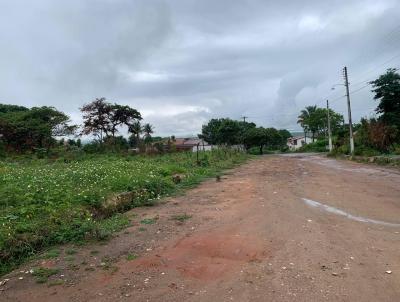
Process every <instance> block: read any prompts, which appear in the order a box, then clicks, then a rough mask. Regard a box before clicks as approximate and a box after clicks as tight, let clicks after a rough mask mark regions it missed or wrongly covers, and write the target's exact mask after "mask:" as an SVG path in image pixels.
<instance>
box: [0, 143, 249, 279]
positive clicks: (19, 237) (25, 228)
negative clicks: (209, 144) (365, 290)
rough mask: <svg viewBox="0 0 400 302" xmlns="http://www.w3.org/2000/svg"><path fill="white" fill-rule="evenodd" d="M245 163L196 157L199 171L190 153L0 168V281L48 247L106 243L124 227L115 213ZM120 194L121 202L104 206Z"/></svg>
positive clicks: (221, 155) (226, 156)
mask: <svg viewBox="0 0 400 302" xmlns="http://www.w3.org/2000/svg"><path fill="white" fill-rule="evenodd" d="M246 157H247V156H246V155H245V154H243V153H237V152H233V151H226V150H218V151H213V152H205V153H202V154H201V155H200V164H199V165H198V164H197V163H196V155H195V154H192V153H175V154H167V155H161V156H153V157H145V156H122V155H93V156H90V157H86V158H83V159H81V160H76V161H68V162H64V161H63V160H58V161H52V162H50V161H49V160H45V159H43V160H26V159H25V160H16V161H0V226H1V229H0V275H1V274H4V273H6V272H8V271H9V270H10V269H12V268H13V267H15V266H16V265H18V264H19V263H22V262H23V261H24V260H26V259H27V258H29V257H32V256H34V255H35V254H36V253H38V252H40V251H42V250H43V249H45V248H47V247H49V246H52V245H55V244H61V243H67V242H84V241H87V240H96V239H106V238H108V237H109V236H110V234H111V233H112V232H114V231H117V230H120V229H122V228H123V227H125V226H126V225H128V224H129V221H128V218H127V217H126V216H124V215H121V214H119V213H120V212H123V211H126V210H128V209H130V208H133V207H137V206H142V205H152V204H154V203H155V202H156V201H157V200H158V199H160V198H161V197H162V196H165V195H168V194H173V193H175V192H177V191H179V190H180V189H182V188H185V187H188V186H191V185H194V184H196V183H198V182H199V181H201V180H202V179H204V178H206V177H210V176H214V175H216V174H218V173H219V172H220V171H221V170H223V169H226V168H230V167H232V166H234V165H235V164H238V163H240V162H243V161H244V160H245V159H246ZM174 174H180V175H182V181H181V182H179V183H175V182H174V181H173V177H172V175H174ZM122 192H129V194H128V195H127V196H128V198H129V200H128V202H126V200H125V202H124V203H122V205H121V204H118V205H115V204H113V203H111V205H112V206H105V205H107V204H109V203H108V201H109V200H110V199H111V200H112V198H113V197H115V196H116V195H117V194H118V193H122Z"/></svg>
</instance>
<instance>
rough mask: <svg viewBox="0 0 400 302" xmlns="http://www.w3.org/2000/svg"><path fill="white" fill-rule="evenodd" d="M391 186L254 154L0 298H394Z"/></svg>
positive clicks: (345, 165) (398, 192)
mask: <svg viewBox="0 0 400 302" xmlns="http://www.w3.org/2000/svg"><path fill="white" fill-rule="evenodd" d="M399 184H400V173H399V171H398V170H391V169H386V168H382V167H378V166H374V165H365V164H358V163H354V162H347V161H337V160H333V159H328V158H326V157H323V156H320V155H310V154H309V155H302V154H294V155H293V154H292V155H286V156H275V155H274V156H270V155H268V156H263V157H258V158H257V159H254V160H250V161H249V162H248V163H246V164H243V165H241V166H240V167H237V168H235V169H233V170H231V171H230V172H229V173H228V174H226V175H225V176H223V177H221V179H217V180H215V179H212V180H208V181H206V182H204V183H202V184H201V185H199V186H198V187H196V188H194V189H191V190H189V191H187V192H186V194H185V195H182V196H178V197H169V198H167V199H165V200H164V201H165V202H163V203H161V204H160V205H158V206H155V207H146V208H136V209H132V210H130V211H129V212H127V213H126V214H125V215H126V217H128V218H129V219H130V220H131V225H130V226H129V227H128V228H126V229H124V230H123V231H121V232H120V233H118V235H117V236H116V237H114V238H113V239H111V240H110V241H108V242H107V243H104V244H96V243H94V244H92V245H89V246H88V245H86V246H83V247H75V246H72V245H71V246H67V247H63V248H60V249H59V250H54V251H50V252H49V253H51V252H52V253H53V255H48V257H44V258H43V259H40V260H35V261H36V262H34V263H30V264H26V265H24V266H23V267H21V268H20V269H18V270H16V271H14V272H12V273H10V274H9V275H6V276H4V277H5V278H7V279H10V280H8V281H7V282H4V284H3V285H2V286H1V288H2V291H1V293H0V300H1V301H41V302H42V301H60V302H61V301H399V300H400V262H399V250H400V218H399V217H400V187H399ZM34 265H39V266H40V267H42V269H41V270H38V269H37V268H36V269H35V270H34V271H33V273H32V272H30V269H32V267H33V266H34ZM47 279H48V280H47ZM38 282H39V283H38ZM40 282H43V283H42V284H41V283H40ZM216 297H218V298H216Z"/></svg>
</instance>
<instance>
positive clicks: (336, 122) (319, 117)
mask: <svg viewBox="0 0 400 302" xmlns="http://www.w3.org/2000/svg"><path fill="white" fill-rule="evenodd" d="M329 115H330V121H331V130H332V133H334V132H335V131H336V130H338V129H339V128H340V125H341V124H342V123H343V116H342V115H341V114H339V113H336V112H335V111H333V110H332V109H329ZM297 123H298V124H300V125H301V127H302V128H303V129H304V133H307V132H311V135H312V138H313V139H315V138H316V137H318V136H320V135H323V134H327V132H328V109H326V108H319V107H317V106H316V105H314V106H307V107H306V108H305V109H303V110H301V113H300V115H299V116H298V120H297Z"/></svg>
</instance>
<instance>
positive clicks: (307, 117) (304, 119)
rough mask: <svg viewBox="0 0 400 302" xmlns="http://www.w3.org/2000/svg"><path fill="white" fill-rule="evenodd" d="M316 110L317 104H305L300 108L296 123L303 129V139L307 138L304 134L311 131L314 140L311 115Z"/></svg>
mask: <svg viewBox="0 0 400 302" xmlns="http://www.w3.org/2000/svg"><path fill="white" fill-rule="evenodd" d="M316 111H317V106H316V105H314V106H307V107H306V108H305V109H303V110H301V113H300V115H299V116H298V120H297V123H298V124H300V125H301V127H302V128H303V130H304V141H306V140H307V138H306V135H307V131H311V133H312V140H313V142H314V136H315V129H314V127H313V123H312V115H313V114H314V113H315V112H316Z"/></svg>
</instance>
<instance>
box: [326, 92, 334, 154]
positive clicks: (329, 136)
mask: <svg viewBox="0 0 400 302" xmlns="http://www.w3.org/2000/svg"><path fill="white" fill-rule="evenodd" d="M326 109H327V112H328V140H329V152H332V149H333V146H332V133H331V117H330V114H329V100H326Z"/></svg>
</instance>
